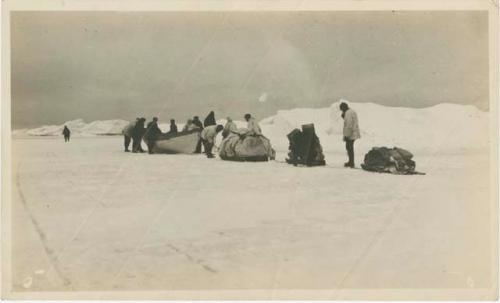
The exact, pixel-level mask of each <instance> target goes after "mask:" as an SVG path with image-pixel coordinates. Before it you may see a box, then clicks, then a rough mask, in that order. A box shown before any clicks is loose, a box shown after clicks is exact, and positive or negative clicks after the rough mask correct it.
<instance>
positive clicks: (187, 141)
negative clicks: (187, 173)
mask: <svg viewBox="0 0 500 303" xmlns="http://www.w3.org/2000/svg"><path fill="white" fill-rule="evenodd" d="M200 131H201V130H200V129H194V130H189V131H184V132H180V133H175V134H172V133H167V134H160V135H158V136H157V137H156V139H155V144H154V146H153V152H154V153H157V154H159V153H164V154H192V153H194V151H195V149H196V144H197V143H198V140H199V139H200V136H199V133H200ZM143 140H144V141H145V143H146V144H147V140H148V139H147V138H145V137H144V138H143Z"/></svg>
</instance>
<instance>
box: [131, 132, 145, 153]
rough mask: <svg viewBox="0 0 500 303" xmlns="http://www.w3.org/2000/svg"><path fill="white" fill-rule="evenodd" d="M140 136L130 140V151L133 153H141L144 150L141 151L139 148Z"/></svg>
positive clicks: (140, 147)
mask: <svg viewBox="0 0 500 303" xmlns="http://www.w3.org/2000/svg"><path fill="white" fill-rule="evenodd" d="M141 140H142V137H141V136H137V137H133V138H132V151H133V152H143V151H144V150H143V149H142V146H141Z"/></svg>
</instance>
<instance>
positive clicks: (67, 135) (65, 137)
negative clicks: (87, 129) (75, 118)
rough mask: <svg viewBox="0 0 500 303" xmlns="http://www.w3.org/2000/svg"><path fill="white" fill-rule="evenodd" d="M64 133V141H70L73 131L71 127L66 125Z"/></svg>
mask: <svg viewBox="0 0 500 303" xmlns="http://www.w3.org/2000/svg"><path fill="white" fill-rule="evenodd" d="M62 134H63V135H64V142H69V137H70V136H71V131H70V130H69V128H68V127H67V126H66V125H64V129H63V131H62Z"/></svg>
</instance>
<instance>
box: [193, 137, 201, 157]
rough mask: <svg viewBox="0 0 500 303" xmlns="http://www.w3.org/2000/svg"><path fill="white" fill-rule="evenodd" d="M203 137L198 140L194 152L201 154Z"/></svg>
mask: <svg viewBox="0 0 500 303" xmlns="http://www.w3.org/2000/svg"><path fill="white" fill-rule="evenodd" d="M201 141H202V140H201V139H199V140H198V143H196V149H195V150H194V152H195V153H196V154H201Z"/></svg>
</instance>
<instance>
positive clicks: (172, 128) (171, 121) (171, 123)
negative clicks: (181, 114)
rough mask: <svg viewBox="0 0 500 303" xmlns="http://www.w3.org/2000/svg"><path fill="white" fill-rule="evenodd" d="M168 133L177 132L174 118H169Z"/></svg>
mask: <svg viewBox="0 0 500 303" xmlns="http://www.w3.org/2000/svg"><path fill="white" fill-rule="evenodd" d="M168 133H169V134H177V133H178V130H177V125H176V124H175V119H170V131H169V132H168Z"/></svg>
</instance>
